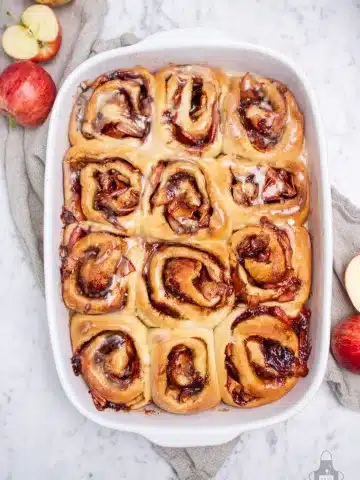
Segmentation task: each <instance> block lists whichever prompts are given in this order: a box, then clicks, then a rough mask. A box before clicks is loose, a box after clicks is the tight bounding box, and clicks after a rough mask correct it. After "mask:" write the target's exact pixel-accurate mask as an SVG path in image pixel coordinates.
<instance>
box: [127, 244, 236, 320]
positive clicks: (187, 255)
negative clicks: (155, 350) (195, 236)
mask: <svg viewBox="0 0 360 480" xmlns="http://www.w3.org/2000/svg"><path fill="white" fill-rule="evenodd" d="M233 299H234V296H233V289H232V287H231V285H230V272H229V264H228V255H227V251H226V248H225V246H223V245H222V244H218V243H215V242H212V243H210V242H209V243H208V244H206V243H205V242H204V243H201V244H200V243H199V244H195V243H194V244H191V245H180V244H167V243H153V244H147V246H146V253H145V260H144V268H143V273H142V275H139V277H138V281H137V290H136V302H137V303H136V305H137V313H138V315H139V317H140V318H141V320H143V322H144V323H145V324H146V325H148V326H149V327H164V328H165V327H166V328H176V327H188V326H191V325H194V326H195V325H196V326H199V327H206V328H212V327H213V326H215V325H216V324H217V323H219V322H220V321H221V320H222V319H223V318H224V317H225V316H226V315H227V314H228V313H229V312H230V310H231V307H232V304H233Z"/></svg>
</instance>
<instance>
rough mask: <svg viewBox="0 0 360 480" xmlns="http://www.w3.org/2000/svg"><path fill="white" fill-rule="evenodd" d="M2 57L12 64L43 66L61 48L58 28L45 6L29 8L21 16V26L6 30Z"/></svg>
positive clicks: (49, 9)
mask: <svg viewBox="0 0 360 480" xmlns="http://www.w3.org/2000/svg"><path fill="white" fill-rule="evenodd" d="M2 45H3V48H4V50H5V53H6V54H7V55H9V56H10V57H12V58H15V59H16V60H32V61H33V62H46V61H49V60H51V59H52V58H54V56H55V55H56V54H57V52H58V50H59V48H60V46H61V26H60V24H59V22H58V19H57V17H56V15H55V13H54V12H53V11H52V10H51V8H49V7H47V6H46V5H32V6H31V7H29V8H27V9H26V10H24V12H23V14H22V15H21V24H20V25H12V26H11V27H8V28H7V29H6V30H5V32H4V35H3V37H2Z"/></svg>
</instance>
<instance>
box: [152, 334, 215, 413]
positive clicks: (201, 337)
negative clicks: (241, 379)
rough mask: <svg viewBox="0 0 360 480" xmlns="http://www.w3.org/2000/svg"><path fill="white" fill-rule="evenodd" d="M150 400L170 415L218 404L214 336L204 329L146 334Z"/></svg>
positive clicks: (201, 409)
mask: <svg viewBox="0 0 360 480" xmlns="http://www.w3.org/2000/svg"><path fill="white" fill-rule="evenodd" d="M149 345H150V354H151V385H152V389H151V390H152V396H153V400H154V402H155V403H156V405H158V406H159V407H160V408H162V409H163V410H167V411H168V412H171V413H182V414H186V413H195V412H200V411H204V410H208V409H209V408H212V407H215V406H216V405H217V404H218V403H219V402H220V392H219V385H218V381H217V373H216V364H215V353H214V336H213V332H212V331H211V330H206V329H204V328H194V329H191V330H184V329H175V330H170V329H160V328H155V329H152V330H151V331H150V336H149Z"/></svg>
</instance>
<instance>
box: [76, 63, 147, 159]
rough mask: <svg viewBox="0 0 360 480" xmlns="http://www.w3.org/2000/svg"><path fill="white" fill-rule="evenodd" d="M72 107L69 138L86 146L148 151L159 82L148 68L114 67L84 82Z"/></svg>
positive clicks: (78, 144)
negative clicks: (117, 68)
mask: <svg viewBox="0 0 360 480" xmlns="http://www.w3.org/2000/svg"><path fill="white" fill-rule="evenodd" d="M80 88H81V91H80V93H79V95H78V97H77V98H76V100H75V104H74V107H73V110H72V114H71V119H70V127H69V139H70V143H71V144H72V145H77V146H81V147H83V148H86V149H88V148H94V147H95V148H101V149H103V150H104V149H105V150H108V149H112V148H117V149H118V153H121V152H120V151H122V152H123V151H128V150H129V149H130V150H131V149H134V148H135V149H141V150H146V149H148V147H149V146H150V144H151V137H152V129H153V121H154V112H155V107H154V97H155V81H154V77H153V76H152V74H151V73H150V72H148V71H147V70H146V69H144V68H132V69H128V70H126V69H122V70H114V71H112V72H108V73H105V74H103V75H100V76H99V77H98V78H96V79H95V80H94V81H92V82H84V84H82V85H81V87H80Z"/></svg>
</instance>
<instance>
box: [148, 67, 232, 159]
mask: <svg viewBox="0 0 360 480" xmlns="http://www.w3.org/2000/svg"><path fill="white" fill-rule="evenodd" d="M227 83H228V80H227V77H226V75H225V74H224V73H223V72H222V71H221V70H218V69H214V68H209V67H205V66H202V65H179V66H176V65H174V66H170V67H166V68H164V69H162V70H160V71H159V72H158V73H157V74H156V110H157V113H156V142H157V146H158V148H159V149H160V148H161V150H162V151H163V153H164V155H174V154H176V155H177V156H180V157H183V158H184V157H189V156H190V157H194V156H197V157H199V156H209V157H215V156H217V155H218V154H219V153H220V151H221V145H222V132H221V127H220V115H221V110H222V103H223V98H224V95H225V93H226V91H227Z"/></svg>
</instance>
